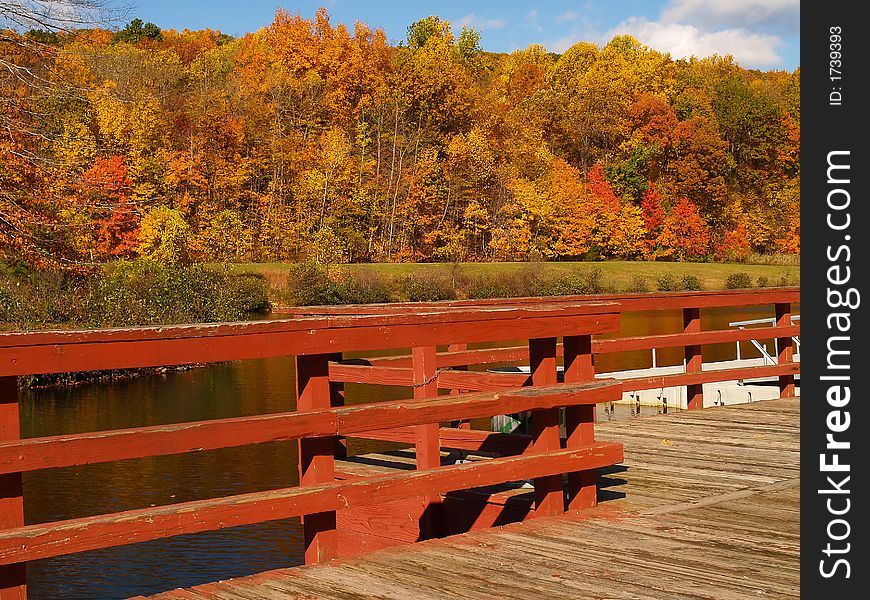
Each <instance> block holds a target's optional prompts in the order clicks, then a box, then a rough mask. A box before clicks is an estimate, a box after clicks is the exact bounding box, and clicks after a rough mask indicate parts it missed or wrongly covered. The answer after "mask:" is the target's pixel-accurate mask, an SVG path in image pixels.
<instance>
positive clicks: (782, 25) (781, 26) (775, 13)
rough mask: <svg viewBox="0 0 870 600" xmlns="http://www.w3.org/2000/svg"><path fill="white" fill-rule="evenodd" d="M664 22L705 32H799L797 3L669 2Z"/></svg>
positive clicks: (757, 0)
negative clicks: (772, 30)
mask: <svg viewBox="0 0 870 600" xmlns="http://www.w3.org/2000/svg"><path fill="white" fill-rule="evenodd" d="M660 20H661V21H662V22H664V23H686V24H690V25H696V26H698V27H700V28H701V29H704V30H707V31H713V30H721V29H740V28H749V29H755V28H757V27H765V28H767V29H774V30H777V31H783V32H786V31H787V32H790V33H795V32H797V31H798V30H799V29H800V1H799V0H671V2H670V3H669V4H668V5H667V6H665V8H664V9H663V10H662V13H661V19H660Z"/></svg>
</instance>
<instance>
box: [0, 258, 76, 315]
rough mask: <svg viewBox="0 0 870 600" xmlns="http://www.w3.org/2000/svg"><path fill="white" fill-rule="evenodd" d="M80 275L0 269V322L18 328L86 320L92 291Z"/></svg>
mask: <svg viewBox="0 0 870 600" xmlns="http://www.w3.org/2000/svg"><path fill="white" fill-rule="evenodd" d="M87 283H88V282H87V280H86V279H85V278H84V277H82V276H77V275H72V274H69V273H65V272H60V271H32V272H28V271H27V270H15V271H12V270H4V272H3V273H0V323H7V324H10V325H12V326H14V327H16V328H19V329H38V328H42V327H46V326H52V325H60V324H64V323H75V322H83V321H87V316H88V314H89V311H90V308H91V305H92V304H93V294H92V293H91V290H90V289H89V287H88V285H87Z"/></svg>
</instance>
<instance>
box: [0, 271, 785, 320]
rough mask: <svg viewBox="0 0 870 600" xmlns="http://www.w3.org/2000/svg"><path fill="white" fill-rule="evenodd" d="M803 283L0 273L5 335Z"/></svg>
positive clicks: (597, 275) (677, 277)
mask: <svg viewBox="0 0 870 600" xmlns="http://www.w3.org/2000/svg"><path fill="white" fill-rule="evenodd" d="M799 284H800V267H799V265H797V264H722V263H661V262H626V261H612V262H596V263H458V264H351V265H335V266H331V267H328V268H327V267H323V266H318V265H315V264H313V263H300V264H283V263H256V264H255V263H241V264H231V265H217V264H210V265H186V266H182V265H174V266H165V265H159V264H156V263H152V262H147V261H121V262H117V263H113V264H111V265H107V266H106V267H105V268H104V269H103V270H102V271H99V272H96V273H92V274H91V275H89V276H74V275H70V274H63V273H50V272H37V271H26V270H20V269H13V268H10V267H9V266H8V265H2V264H0V328H2V329H7V330H10V329H44V328H67V327H118V326H126V325H157V324H168V323H196V322H210V321H234V320H244V319H248V318H256V317H257V316H258V315H261V314H264V313H266V312H268V310H269V307H270V305H279V306H280V305H285V306H286V305H312V304H349V303H381V302H407V301H432V300H454V299H465V298H507V297H516V296H551V295H567V294H600V293H621V292H654V291H676V290H717V289H727V288H736V287H767V286H783V285H799Z"/></svg>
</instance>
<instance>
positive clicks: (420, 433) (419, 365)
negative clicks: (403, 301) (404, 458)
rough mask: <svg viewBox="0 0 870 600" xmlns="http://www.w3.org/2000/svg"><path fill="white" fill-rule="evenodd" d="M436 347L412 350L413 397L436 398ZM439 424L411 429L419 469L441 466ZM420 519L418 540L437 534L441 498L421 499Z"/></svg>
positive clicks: (438, 530)
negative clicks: (421, 511)
mask: <svg viewBox="0 0 870 600" xmlns="http://www.w3.org/2000/svg"><path fill="white" fill-rule="evenodd" d="M436 360H437V355H436V349H435V346H421V347H418V348H412V349H411V361H412V363H413V372H414V373H413V382H414V398H435V397H436V396H438V368H437V364H436ZM439 429H440V426H439V424H438V423H428V424H425V425H415V426H414V446H415V450H416V456H417V468H418V469H434V468H437V467H440V466H441V444H440V440H439ZM420 502H421V503H422V506H423V518H422V519H421V520H420V537H421V539H429V538H433V537H438V536H439V535H440V531H441V526H440V518H441V515H440V511H441V495H440V494H426V495H424V496H421V498H420Z"/></svg>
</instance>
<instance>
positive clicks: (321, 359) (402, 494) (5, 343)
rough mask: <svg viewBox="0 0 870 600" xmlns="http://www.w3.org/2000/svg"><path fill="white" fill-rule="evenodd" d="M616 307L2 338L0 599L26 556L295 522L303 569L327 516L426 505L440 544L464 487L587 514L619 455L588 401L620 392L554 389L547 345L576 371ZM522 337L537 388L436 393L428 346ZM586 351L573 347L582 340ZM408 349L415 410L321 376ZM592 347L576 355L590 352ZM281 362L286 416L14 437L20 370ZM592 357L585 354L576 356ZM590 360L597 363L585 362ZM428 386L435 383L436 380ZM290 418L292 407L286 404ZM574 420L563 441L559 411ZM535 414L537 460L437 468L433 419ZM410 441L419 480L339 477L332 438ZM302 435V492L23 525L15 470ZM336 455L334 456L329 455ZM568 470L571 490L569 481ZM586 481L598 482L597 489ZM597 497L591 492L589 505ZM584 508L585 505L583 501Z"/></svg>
mask: <svg viewBox="0 0 870 600" xmlns="http://www.w3.org/2000/svg"><path fill="white" fill-rule="evenodd" d="M618 323H619V314H618V305H617V304H615V303H613V302H577V303H572V304H566V303H559V304H549V303H544V304H538V305H530V304H518V305H516V306H508V305H504V306H488V307H474V306H468V307H443V306H442V307H437V306H433V307H424V308H423V309H422V310H420V311H417V312H415V313H413V314H409V313H408V312H407V311H396V312H394V313H385V314H363V315H323V316H310V317H300V318H294V319H285V320H279V321H272V322H259V323H225V324H210V325H182V326H167V327H136V328H123V329H112V330H93V331H53V332H10V333H2V334H0V496H2V498H3V502H0V598H3V599H4V600H5V598H6V597H7V596H9V597H15V598H22V597H24V596H25V595H26V579H25V564H26V562H27V561H31V560H37V559H42V558H48V557H53V556H61V555H66V554H71V553H75V552H82V551H87V550H94V549H98V548H108V547H112V546H117V545H124V544H130V543H135V542H140V541H146V540H155V539H160V538H164V537H170V536H175V535H181V534H186V533H196V532H202V531H207V530H213V529H221V528H225V527H233V526H237V525H243V524H251V523H258V522H263V521H270V520H276V519H283V518H288V517H294V516H295V517H301V519H302V526H303V533H304V545H305V552H304V553H305V561H306V562H320V561H323V560H328V559H330V558H333V557H335V556H336V555H337V539H338V538H337V525H336V511H342V510H349V509H352V508H354V507H362V506H367V505H370V504H379V503H385V502H395V501H398V500H401V499H403V498H409V497H416V496H420V497H421V498H422V500H423V502H422V503H421V504H420V506H421V507H422V510H423V512H422V513H421V515H420V520H421V523H420V531H421V536H423V538H424V539H425V537H433V536H436V535H438V532H439V526H438V522H437V519H438V515H439V514H440V509H439V506H440V502H441V496H442V495H444V494H446V493H447V492H451V491H455V490H463V489H467V488H470V487H476V486H483V485H491V484H495V483H503V482H508V481H512V480H517V479H533V480H534V482H535V486H534V500H535V505H536V510H537V511H538V512H539V513H540V514H558V513H559V512H561V511H562V510H564V504H565V502H567V503H568V506H569V507H577V506H578V501H582V502H583V503H585V505H588V506H591V505H592V504H594V469H595V468H597V467H600V466H604V465H609V464H614V463H616V462H619V461H620V460H621V458H622V448H621V445H619V444H611V443H602V442H596V441H595V440H594V436H592V435H591V426H592V420H591V415H593V414H594V413H593V410H594V409H593V406H594V404H595V403H597V402H606V401H613V400H614V399H616V398H618V397H619V396H620V395H621V393H622V388H621V384H619V383H618V382H615V381H592V380H591V378H587V377H581V376H580V375H582V368H581V369H580V371H577V373H578V375H577V376H573V377H568V378H567V379H566V383H564V384H558V383H557V378H556V363H555V359H556V339H557V338H563V339H564V340H565V341H566V343H567V344H568V346H572V344H573V346H576V348H575V350H573V351H570V352H568V354H569V355H572V356H574V357H575V358H576V359H577V364H578V365H579V366H581V367H582V364H584V361H585V360H586V359H587V358H588V359H591V354H589V352H588V343H585V345H584V342H583V340H587V341H588V340H589V339H591V338H590V336H591V335H592V334H597V333H607V332H613V331H615V330H616V329H617V328H618ZM517 337H525V338H526V339H529V340H530V341H529V344H530V348H532V351H531V356H532V357H533V362H535V364H536V367H535V369H534V373H533V374H532V375H531V376H530V378H531V381H532V383H534V384H535V385H534V387H526V388H521V389H514V390H504V389H499V390H495V389H490V390H485V391H481V392H480V393H477V394H463V395H461V396H439V395H438V390H437V383H436V382H435V380H436V379H437V368H436V367H435V364H434V362H433V361H432V357H434V356H435V354H436V345H437V344H445V345H456V344H468V343H483V342H487V343H490V342H504V341H507V340H510V339H517ZM578 344H579V345H578ZM397 348H398V349H401V348H410V349H411V356H412V364H413V366H414V369H412V371H413V372H412V377H411V379H410V380H409V381H406V383H408V384H409V386H410V387H411V388H412V389H413V398H411V399H408V400H399V401H389V402H374V403H368V404H362V405H350V406H344V393H343V390H342V387H341V384H340V383H339V382H337V381H335V380H334V379H333V380H330V377H329V365H330V363H334V362H335V361H339V360H340V359H341V358H342V355H343V353H348V352H358V351H372V350H373V351H386V350H392V349H397ZM584 348H585V350H584ZM280 356H288V357H294V359H295V366H296V369H295V370H296V391H297V393H296V397H297V399H296V407H295V410H294V411H292V412H283V413H278V414H266V415H254V416H246V417H234V418H225V419H214V420H207V421H198V422H189V423H175V424H166V425H150V426H142V427H132V428H128V429H122V430H114V431H95V432H86V433H75V434H61V435H54V436H48V437H36V438H29V439H19V413H18V389H17V382H16V379H17V377H18V376H21V375H39V374H48V373H59V372H68V371H95V370H106V369H125V368H143V367H153V366H171V365H181V364H190V363H195V364H198V363H210V362H222V361H228V360H246V359H257V358H269V357H280ZM584 357H585V358H584ZM590 364H591V363H590ZM433 384H434V385H433ZM288 408H290V406H289V405H288ZM562 409H564V410H566V411H568V413H570V414H571V415H573V417H572V423H573V425H572V426H571V427H570V430H571V432H572V435H569V436H568V438H566V439H564V440H560V436H559V431H558V425H559V424H558V414H559V411H560V410H562ZM505 411H511V412H512V411H519V412H525V411H530V412H531V413H532V414H533V415H537V416H536V417H534V420H535V422H536V423H537V431H536V433H535V434H534V435H533V436H531V438H530V439H531V442H530V444H529V446H530V450H527V451H524V452H521V453H517V455H516V456H501V457H499V458H481V460H478V461H475V462H473V463H470V464H461V465H452V466H442V465H441V460H440V447H441V445H440V434H439V429H440V428H439V423H443V422H447V421H463V422H467V421H468V420H470V419H475V418H482V417H491V416H493V415H497V414H501V413H503V412H505ZM401 429H404V430H407V431H413V432H414V440H413V443H414V444H415V447H416V463H417V465H416V466H417V470H416V471H413V472H399V473H391V474H388V475H378V476H371V477H364V478H354V479H353V480H344V481H342V480H337V479H336V471H335V458H336V455H338V456H339V457H340V456H341V455H342V453H341V450H340V445H338V444H337V443H336V442H337V441H338V440H339V439H342V438H343V437H345V436H365V435H366V433H367V432H372V431H375V432H376V431H383V430H393V431H396V430H401ZM288 440H298V444H299V464H300V476H299V485H298V486H297V487H288V488H284V489H280V490H272V491H267V492H255V493H252V494H245V495H240V496H229V497H223V498H214V499H208V500H198V501H195V502H186V503H180V504H175V505H168V506H161V507H156V508H141V509H135V510H129V511H124V512H120V513H110V514H104V515H97V516H93V517H87V518H81V519H69V520H64V521H58V522H49V523H38V524H31V525H25V523H24V511H23V502H24V498H23V495H22V487H21V475H22V473H24V472H29V471H36V470H44V469H53V468H63V467H73V466H78V465H86V464H94V463H103V462H113V461H118V460H128V459H136V458H145V457H151V456H162V455H169V454H184V453H190V452H201V451H208V450H215V449H218V448H229V447H236V446H244V445H250V444H260V443H269V442H278V441H288ZM336 453H338V454H336ZM564 473H567V474H568V480H569V486H568V495H567V496H566V495H565V493H564V492H563V490H562V483H561V481H562V474H564ZM590 482H591V483H590ZM590 494H591V496H590ZM590 497H591V498H592V500H591V501H590Z"/></svg>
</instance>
